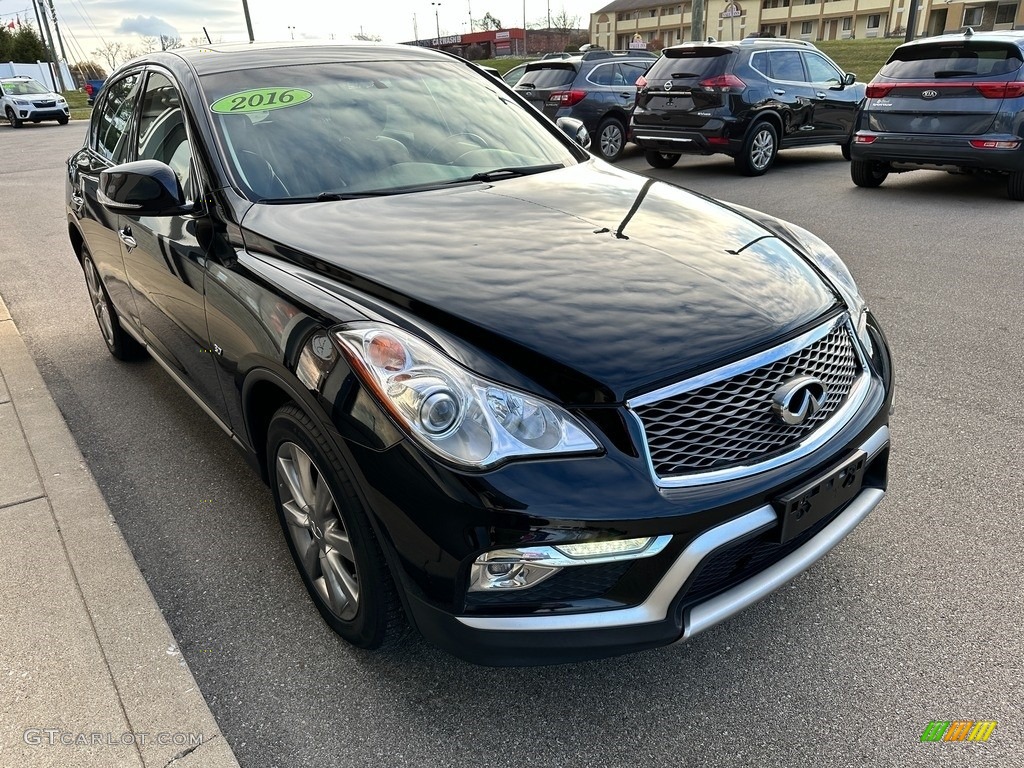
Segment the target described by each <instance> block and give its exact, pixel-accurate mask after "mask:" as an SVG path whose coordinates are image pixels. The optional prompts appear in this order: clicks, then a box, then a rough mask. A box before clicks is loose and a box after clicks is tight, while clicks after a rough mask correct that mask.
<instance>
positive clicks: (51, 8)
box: [50, 0, 74, 85]
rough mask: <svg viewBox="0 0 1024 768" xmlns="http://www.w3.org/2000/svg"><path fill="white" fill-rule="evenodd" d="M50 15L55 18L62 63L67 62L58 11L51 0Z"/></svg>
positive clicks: (54, 25) (54, 28)
mask: <svg viewBox="0 0 1024 768" xmlns="http://www.w3.org/2000/svg"><path fill="white" fill-rule="evenodd" d="M50 15H51V16H52V17H53V31H54V33H55V34H56V35H57V44H58V45H60V58H61V61H67V60H68V55H67V54H66V53H64V39H63V38H62V37H61V36H60V27H59V26H58V25H57V9H56V8H54V7H53V0H50ZM72 85H74V83H72Z"/></svg>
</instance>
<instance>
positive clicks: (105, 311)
mask: <svg viewBox="0 0 1024 768" xmlns="http://www.w3.org/2000/svg"><path fill="white" fill-rule="evenodd" d="M85 283H86V285H87V286H88V288H89V300H90V301H91V302H92V311H93V313H94V314H95V315H96V321H97V322H98V323H99V324H100V333H102V334H103V340H104V341H106V342H107V346H110V347H113V346H114V321H113V319H112V318H111V316H110V307H109V306H108V304H107V296H106V294H105V293H104V292H103V284H102V283H101V282H100V276H99V273H98V272H97V271H96V265H95V264H93V263H92V259H90V258H86V259H85Z"/></svg>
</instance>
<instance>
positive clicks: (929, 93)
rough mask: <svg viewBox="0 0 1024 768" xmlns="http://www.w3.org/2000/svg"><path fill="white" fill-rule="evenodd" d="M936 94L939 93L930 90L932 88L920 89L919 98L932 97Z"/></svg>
mask: <svg viewBox="0 0 1024 768" xmlns="http://www.w3.org/2000/svg"><path fill="white" fill-rule="evenodd" d="M938 95H939V92H938V91H932V90H927V91H921V98H922V99H934V98H935V97H936V96H938Z"/></svg>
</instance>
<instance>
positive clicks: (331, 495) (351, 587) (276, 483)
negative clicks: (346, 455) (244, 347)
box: [267, 405, 404, 649]
mask: <svg viewBox="0 0 1024 768" xmlns="http://www.w3.org/2000/svg"><path fill="white" fill-rule="evenodd" d="M267 466H268V468H269V475H270V487H271V489H272V491H273V493H274V504H275V506H276V507H277V513H278V517H279V519H280V522H281V527H282V529H283V530H284V534H285V538H286V539H287V540H288V548H289V549H290V550H291V553H292V557H293V558H294V560H295V565H296V567H297V568H298V571H299V574H300V576H301V577H302V581H303V583H304V584H305V586H306V591H307V592H309V596H310V598H312V600H313V604H314V605H315V606H316V608H317V610H318V611H319V612H320V615H321V616H322V617H323V619H324V621H325V622H327V624H328V625H329V626H330V627H331V629H333V630H334V631H335V632H337V633H338V634H339V635H341V636H342V637H343V638H344V639H345V640H347V641H348V642H349V643H351V644H352V645H354V646H356V647H358V648H366V649H374V648H379V647H381V646H382V645H383V644H385V642H392V641H395V640H397V639H399V637H400V635H401V629H402V625H403V624H404V620H403V614H402V607H401V603H400V602H399V600H398V595H397V593H396V591H395V586H394V582H393V581H392V578H391V574H390V572H389V571H388V567H387V564H386V563H385V561H384V555H383V553H382V552H381V548H380V544H379V543H378V542H377V538H376V536H374V533H373V529H372V528H371V526H370V521H369V519H368V518H367V516H366V512H365V511H364V510H363V507H362V504H361V503H360V502H359V498H358V496H356V493H355V490H354V489H353V486H352V482H351V480H350V479H349V475H348V473H347V471H346V470H345V468H344V466H343V465H342V463H341V461H340V460H339V459H338V457H337V455H336V453H335V451H334V449H333V447H332V446H331V445H330V443H329V442H328V441H327V439H326V438H325V437H324V435H323V434H322V433H321V432H320V430H319V428H318V427H317V426H316V423H315V422H314V421H313V420H312V419H311V418H309V416H307V415H306V414H305V413H304V412H303V411H302V410H301V409H300V408H298V407H297V406H295V405H286V406H284V407H283V408H281V409H280V410H279V411H278V412H277V413H276V414H274V417H273V419H272V420H271V422H270V427H269V429H268V431H267Z"/></svg>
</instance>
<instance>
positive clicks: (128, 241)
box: [117, 227, 139, 251]
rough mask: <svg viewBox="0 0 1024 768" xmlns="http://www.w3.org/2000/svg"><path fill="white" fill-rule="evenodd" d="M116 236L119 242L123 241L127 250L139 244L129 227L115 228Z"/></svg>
mask: <svg viewBox="0 0 1024 768" xmlns="http://www.w3.org/2000/svg"><path fill="white" fill-rule="evenodd" d="M117 236H118V237H119V238H121V242H122V243H124V245H125V247H126V248H127V249H128V250H129V251H130V250H131V249H132V248H136V247H138V245H139V244H138V243H137V242H136V241H135V238H134V237H132V228H131V227H123V228H122V229H119V230H117Z"/></svg>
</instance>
